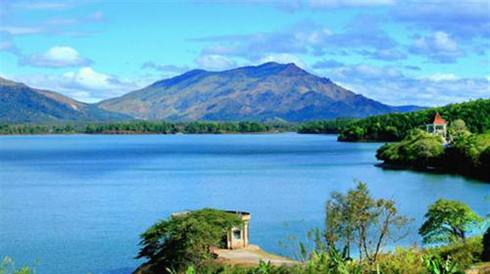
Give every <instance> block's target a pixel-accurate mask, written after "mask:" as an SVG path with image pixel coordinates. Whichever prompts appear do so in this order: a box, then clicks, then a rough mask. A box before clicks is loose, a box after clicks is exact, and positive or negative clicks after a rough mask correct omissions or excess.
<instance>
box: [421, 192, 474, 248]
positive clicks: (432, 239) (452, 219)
mask: <svg viewBox="0 0 490 274" xmlns="http://www.w3.org/2000/svg"><path fill="white" fill-rule="evenodd" d="M425 218H426V219H427V220H426V221H425V222H424V223H423V224H422V226H421V227H420V229H419V234H420V235H421V236H422V237H423V242H424V243H437V242H448V243H454V242H457V241H460V240H463V241H464V240H465V239H466V237H467V235H466V234H467V232H468V231H469V230H470V229H472V228H474V227H475V226H477V225H478V224H480V223H481V222H482V221H483V219H482V218H481V217H480V216H478V215H477V214H476V213H475V212H473V211H472V210H471V209H470V208H469V207H468V206H467V205H466V204H463V203H461V202H458V201H451V200H446V199H438V200H437V201H436V202H435V203H434V204H432V205H430V206H429V210H428V211H427V213H426V214H425Z"/></svg>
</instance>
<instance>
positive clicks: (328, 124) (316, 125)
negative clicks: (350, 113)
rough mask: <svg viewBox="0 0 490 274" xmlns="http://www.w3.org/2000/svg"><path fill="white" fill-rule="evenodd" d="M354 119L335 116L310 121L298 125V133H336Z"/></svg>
mask: <svg viewBox="0 0 490 274" xmlns="http://www.w3.org/2000/svg"><path fill="white" fill-rule="evenodd" d="M353 121H355V120H354V119H346V118H337V119H334V120H327V121H311V122H306V123H303V124H301V125H299V126H298V133H312V134H318V133H322V134H336V133H339V131H340V130H341V129H342V128H344V127H346V126H348V125H349V124H350V123H352V122H353Z"/></svg>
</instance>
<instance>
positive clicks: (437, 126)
mask: <svg viewBox="0 0 490 274" xmlns="http://www.w3.org/2000/svg"><path fill="white" fill-rule="evenodd" d="M425 128H426V130H427V132H428V133H430V134H433V135H440V136H442V138H443V139H444V141H446V138H447V122H446V120H444V119H442V117H441V115H440V114H439V112H436V114H435V116H434V120H433V121H432V123H429V124H425Z"/></svg>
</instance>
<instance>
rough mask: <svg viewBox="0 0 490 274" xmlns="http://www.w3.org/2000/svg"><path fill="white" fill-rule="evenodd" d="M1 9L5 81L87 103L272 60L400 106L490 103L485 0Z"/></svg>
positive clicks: (489, 26)
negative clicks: (193, 72) (192, 73)
mask: <svg viewBox="0 0 490 274" xmlns="http://www.w3.org/2000/svg"><path fill="white" fill-rule="evenodd" d="M0 3H1V10H0V16H1V22H0V34H1V37H0V38H1V40H0V61H1V64H0V66H1V67H0V76H2V77H4V78H8V79H12V80H16V81H20V82H23V83H26V84H28V85H31V86H33V87H38V88H45V89H50V90H53V91H57V92H60V93H62V94H65V95H68V96H71V97H73V98H75V99H78V100H80V101H84V102H97V101H100V100H102V99H107V98H111V97H115V96H119V95H122V94H124V93H126V92H128V91H132V90H135V89H138V88H142V87H144V86H146V85H149V84H151V83H153V82H155V81H157V80H161V79H163V78H168V77H172V76H175V75H178V74H180V73H183V72H185V71H187V70H190V69H194V68H202V69H206V70H213V71H219V70H226V69H231V68H235V67H239V66H245V65H257V64H260V63H263V62H267V61H276V62H280V63H289V62H294V63H296V65H298V66H300V67H302V68H304V69H306V70H307V71H309V72H311V73H314V74H316V75H319V76H323V77H327V78H330V79H332V80H333V81H334V82H336V83H339V84H340V85H342V86H344V87H346V88H349V89H351V90H352V91H354V92H356V93H360V94H363V95H365V96H367V97H370V98H373V99H376V100H379V101H381V102H383V103H387V104H392V105H406V104H417V105H425V106H436V105H444V104H448V103H455V102H462V101H468V100H470V99H477V98H488V97H490V2H489V1H487V0H467V1H465V0H462V1H455V0H432V1H420V0H291V1H260V0H248V1H245V0H244V1H231V0H229V1H226V0H223V1H157V0H152V1H150V0H143V1H129V0H125V1H102V0H100V1H22V0H21V1H11V0H0Z"/></svg>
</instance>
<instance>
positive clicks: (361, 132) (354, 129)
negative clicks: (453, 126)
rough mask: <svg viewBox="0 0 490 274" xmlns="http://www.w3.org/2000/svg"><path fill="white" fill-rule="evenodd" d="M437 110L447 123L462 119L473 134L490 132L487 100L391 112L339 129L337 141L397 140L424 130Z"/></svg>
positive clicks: (489, 108)
mask: <svg viewBox="0 0 490 274" xmlns="http://www.w3.org/2000/svg"><path fill="white" fill-rule="evenodd" d="M436 111H438V112H439V113H440V114H441V116H442V117H443V118H444V119H445V120H446V121H449V122H451V121H454V120H456V119H462V120H464V121H465V122H466V126H467V128H468V130H469V131H470V132H472V133H483V132H485V131H487V130H489V129H490V99H479V100H476V101H470V102H466V103H461V104H450V105H447V106H444V107H439V108H430V109H426V110H421V111H415V112H408V113H390V114H385V115H379V116H371V117H367V118H364V119H360V120H356V121H352V122H350V123H349V124H347V125H346V126H344V127H342V128H341V129H340V130H339V137H338V139H339V140H340V141H387V142H390V141H400V140H402V139H403V138H405V137H406V136H407V135H408V133H409V131H410V130H412V129H417V128H418V129H425V124H427V123H430V122H432V119H434V114H435V113H436Z"/></svg>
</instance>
